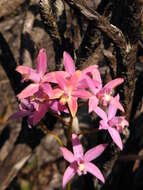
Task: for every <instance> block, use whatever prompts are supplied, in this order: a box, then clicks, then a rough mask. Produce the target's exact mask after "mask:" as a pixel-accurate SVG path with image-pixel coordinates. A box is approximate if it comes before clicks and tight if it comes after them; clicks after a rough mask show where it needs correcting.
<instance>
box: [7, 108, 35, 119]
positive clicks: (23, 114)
mask: <svg viewBox="0 0 143 190" xmlns="http://www.w3.org/2000/svg"><path fill="white" fill-rule="evenodd" d="M30 113H31V111H21V110H20V111H18V112H16V113H14V114H12V115H11V116H10V117H9V118H8V120H14V119H18V118H23V117H26V116H28V115H29V114H30Z"/></svg>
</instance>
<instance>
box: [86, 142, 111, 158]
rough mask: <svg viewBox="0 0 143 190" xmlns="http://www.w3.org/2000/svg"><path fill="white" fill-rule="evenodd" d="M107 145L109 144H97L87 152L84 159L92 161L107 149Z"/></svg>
mask: <svg viewBox="0 0 143 190" xmlns="http://www.w3.org/2000/svg"><path fill="white" fill-rule="evenodd" d="M106 147H107V144H100V145H98V146H95V147H94V148H91V149H90V150H88V151H87V152H86V153H85V155H84V161H85V162H90V161H92V160H94V159H96V158H97V157H98V156H100V155H101V154H102V152H103V151H104V150H105V148H106Z"/></svg>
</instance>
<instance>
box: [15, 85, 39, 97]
mask: <svg viewBox="0 0 143 190" xmlns="http://www.w3.org/2000/svg"><path fill="white" fill-rule="evenodd" d="M38 90H39V84H30V85H29V86H27V87H26V88H25V89H24V90H22V92H21V93H19V94H18V95H17V97H18V99H23V98H27V97H29V96H32V95H33V94H35V93H36V92H37V91H38Z"/></svg>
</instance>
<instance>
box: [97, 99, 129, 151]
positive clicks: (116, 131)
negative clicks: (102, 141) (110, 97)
mask: <svg viewBox="0 0 143 190" xmlns="http://www.w3.org/2000/svg"><path fill="white" fill-rule="evenodd" d="M115 98H116V99H118V96H116V97H115ZM116 112H117V106H116V101H114V102H111V103H110V104H109V108H108V112H107V114H106V113H105V112H104V111H103V110H102V109H101V108H99V107H98V108H97V109H96V113H97V115H98V116H100V117H101V119H102V120H101V121H100V126H99V130H102V129H103V130H108V132H109V134H110V136H111V138H112V139H113V141H114V142H115V144H116V145H117V146H118V147H119V148H120V149H121V150H122V149H123V144H122V140H121V137H120V132H122V130H121V129H123V128H124V127H125V126H128V121H127V120H126V119H125V118H124V117H123V116H116Z"/></svg>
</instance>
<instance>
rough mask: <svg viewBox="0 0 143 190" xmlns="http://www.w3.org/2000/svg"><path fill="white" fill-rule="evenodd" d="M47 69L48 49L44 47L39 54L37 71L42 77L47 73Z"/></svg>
mask: <svg viewBox="0 0 143 190" xmlns="http://www.w3.org/2000/svg"><path fill="white" fill-rule="evenodd" d="M46 69H47V55H46V50H45V49H43V48H42V49H41V50H40V51H39V54H38V64H37V72H38V73H39V74H40V75H41V77H42V76H43V75H44V74H45V72H46Z"/></svg>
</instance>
